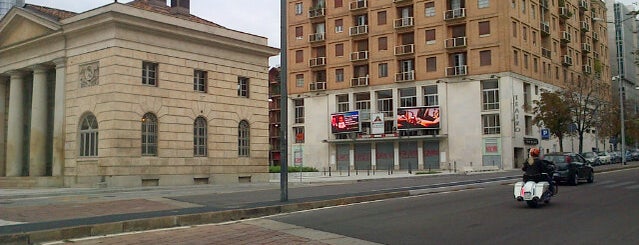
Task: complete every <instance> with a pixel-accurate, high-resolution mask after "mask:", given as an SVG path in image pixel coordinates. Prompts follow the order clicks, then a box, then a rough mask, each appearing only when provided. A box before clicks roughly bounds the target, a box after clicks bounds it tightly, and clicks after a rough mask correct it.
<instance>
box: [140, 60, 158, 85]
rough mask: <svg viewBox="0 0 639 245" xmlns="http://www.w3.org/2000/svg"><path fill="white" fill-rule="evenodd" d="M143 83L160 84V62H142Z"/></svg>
mask: <svg viewBox="0 0 639 245" xmlns="http://www.w3.org/2000/svg"><path fill="white" fill-rule="evenodd" d="M142 84H144V85H150V86H158V64H157V63H153V62H142Z"/></svg>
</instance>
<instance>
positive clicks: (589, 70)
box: [581, 65, 592, 74]
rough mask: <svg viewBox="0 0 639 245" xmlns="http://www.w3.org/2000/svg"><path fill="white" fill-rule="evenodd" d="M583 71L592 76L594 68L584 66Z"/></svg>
mask: <svg viewBox="0 0 639 245" xmlns="http://www.w3.org/2000/svg"><path fill="white" fill-rule="evenodd" d="M581 70H582V71H583V72H584V73H586V74H592V66H589V65H583V66H581Z"/></svg>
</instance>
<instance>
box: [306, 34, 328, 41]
mask: <svg viewBox="0 0 639 245" xmlns="http://www.w3.org/2000/svg"><path fill="white" fill-rule="evenodd" d="M324 40H326V34H325V33H323V32H318V33H313V34H311V35H308V41H309V42H311V43H314V42H322V41H324Z"/></svg>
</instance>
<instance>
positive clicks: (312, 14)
mask: <svg viewBox="0 0 639 245" xmlns="http://www.w3.org/2000/svg"><path fill="white" fill-rule="evenodd" d="M324 16H326V8H313V9H311V10H309V11H308V18H311V19H313V18H318V17H324Z"/></svg>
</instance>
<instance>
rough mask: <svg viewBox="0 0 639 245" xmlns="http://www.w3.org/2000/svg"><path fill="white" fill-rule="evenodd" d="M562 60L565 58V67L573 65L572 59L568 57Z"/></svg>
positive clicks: (563, 60) (565, 56)
mask: <svg viewBox="0 0 639 245" xmlns="http://www.w3.org/2000/svg"><path fill="white" fill-rule="evenodd" d="M562 58H563V59H562V62H563V64H564V65H566V66H571V65H572V57H570V56H568V55H564V56H563V57H562Z"/></svg>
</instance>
